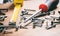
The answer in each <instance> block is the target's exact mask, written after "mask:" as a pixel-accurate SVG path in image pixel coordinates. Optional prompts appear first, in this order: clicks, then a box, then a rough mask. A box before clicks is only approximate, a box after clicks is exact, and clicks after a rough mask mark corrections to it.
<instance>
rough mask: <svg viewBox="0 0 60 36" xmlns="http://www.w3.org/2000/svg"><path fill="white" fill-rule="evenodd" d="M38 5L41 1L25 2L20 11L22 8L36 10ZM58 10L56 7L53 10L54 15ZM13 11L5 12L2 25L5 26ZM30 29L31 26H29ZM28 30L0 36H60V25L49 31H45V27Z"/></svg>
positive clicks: (0, 35) (59, 8)
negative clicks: (5, 15) (5, 17)
mask: <svg viewBox="0 0 60 36" xmlns="http://www.w3.org/2000/svg"><path fill="white" fill-rule="evenodd" d="M40 3H43V0H42V1H41V0H33V1H25V2H24V6H23V7H22V10H23V9H24V8H26V9H35V10H38V6H39V4H40ZM58 10H60V7H59V6H58V7H57V9H55V11H56V13H57V12H58ZM12 13H13V10H9V11H8V12H6V14H7V16H8V17H7V19H6V20H5V21H4V25H7V24H8V22H9V20H10V18H11V16H12ZM30 27H32V26H30ZM30 27H29V29H19V31H17V32H14V30H13V33H12V34H0V36H60V25H57V27H56V28H52V29H50V30H46V29H45V26H43V27H41V28H40V27H36V28H35V29H32V28H30Z"/></svg>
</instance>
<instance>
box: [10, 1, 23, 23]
mask: <svg viewBox="0 0 60 36" xmlns="http://www.w3.org/2000/svg"><path fill="white" fill-rule="evenodd" d="M23 1H24V0H14V5H15V8H14V11H13V15H12V18H11V20H10V23H16V21H17V18H18V14H19V13H21V12H20V9H21V7H22V6H23Z"/></svg>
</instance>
